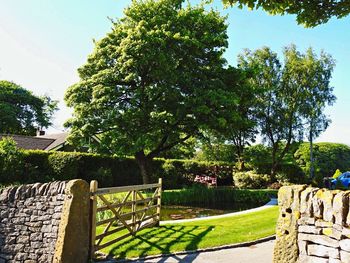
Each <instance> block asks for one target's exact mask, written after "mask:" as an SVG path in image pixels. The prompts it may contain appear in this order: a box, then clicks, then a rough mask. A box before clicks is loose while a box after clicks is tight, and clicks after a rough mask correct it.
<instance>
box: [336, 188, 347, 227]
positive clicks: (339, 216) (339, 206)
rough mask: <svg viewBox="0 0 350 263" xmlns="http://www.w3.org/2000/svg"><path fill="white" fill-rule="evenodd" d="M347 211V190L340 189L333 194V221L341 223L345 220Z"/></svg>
mask: <svg viewBox="0 0 350 263" xmlns="http://www.w3.org/2000/svg"><path fill="white" fill-rule="evenodd" d="M348 212H349V191H346V192H344V191H341V192H339V193H337V194H336V195H335V196H334V199H333V213H334V218H335V223H336V224H339V225H343V223H345V222H346V216H347V214H348Z"/></svg>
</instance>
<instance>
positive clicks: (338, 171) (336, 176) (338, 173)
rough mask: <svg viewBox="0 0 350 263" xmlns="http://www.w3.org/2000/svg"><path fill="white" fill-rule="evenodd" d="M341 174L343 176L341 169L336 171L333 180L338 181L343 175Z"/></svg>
mask: <svg viewBox="0 0 350 263" xmlns="http://www.w3.org/2000/svg"><path fill="white" fill-rule="evenodd" d="M341 174H342V172H341V171H340V170H339V169H337V170H335V172H334V174H333V176H332V178H333V179H337V178H338V177H339V175H341Z"/></svg>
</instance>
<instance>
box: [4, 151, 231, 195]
mask: <svg viewBox="0 0 350 263" xmlns="http://www.w3.org/2000/svg"><path fill="white" fill-rule="evenodd" d="M17 151H18V150H17ZM18 154H19V155H18V157H16V158H12V159H11V158H10V159H9V158H8V157H6V156H8V155H4V154H3V155H1V154H0V168H1V167H5V166H6V167H8V166H9V165H10V164H11V165H12V166H11V167H12V168H11V169H5V170H4V169H3V168H1V169H2V172H1V174H0V184H5V183H6V184H10V183H14V182H18V183H22V184H25V183H35V182H49V181H54V180H71V179H76V178H80V179H84V180H86V181H88V182H89V181H91V180H97V181H98V183H99V186H100V187H108V186H122V185H134V184H142V177H141V174H140V171H139V167H138V165H137V163H136V161H135V159H134V158H120V157H113V156H106V155H97V154H88V153H78V152H46V151H38V150H30V151H27V150H22V151H18ZM13 159H14V160H15V161H12V162H10V160H13ZM21 160H22V161H21ZM150 168H151V169H150V170H151V171H150V172H151V177H152V181H153V182H156V181H157V180H158V178H159V177H162V178H163V184H164V188H165V189H174V188H182V187H184V186H190V185H192V184H193V180H194V177H195V176H196V175H209V176H216V177H218V184H219V185H232V176H231V174H232V170H233V166H229V165H227V164H223V163H213V162H196V161H187V160H165V159H155V160H154V161H153V162H152V163H151V165H150Z"/></svg>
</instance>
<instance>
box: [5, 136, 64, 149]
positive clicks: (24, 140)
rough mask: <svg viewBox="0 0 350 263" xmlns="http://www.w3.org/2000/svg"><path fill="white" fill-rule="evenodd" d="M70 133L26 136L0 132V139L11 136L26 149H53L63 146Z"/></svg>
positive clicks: (18, 145)
mask: <svg viewBox="0 0 350 263" xmlns="http://www.w3.org/2000/svg"><path fill="white" fill-rule="evenodd" d="M67 135H68V133H65V132H64V133H59V134H48V135H42V136H25V135H14V134H0V140H1V139H2V138H3V137H11V138H12V139H14V140H15V141H16V143H17V147H18V148H22V149H26V150H45V151H51V150H56V149H59V148H61V147H62V146H63V145H64V144H65V142H66V138H67Z"/></svg>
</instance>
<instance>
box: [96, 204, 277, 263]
mask: <svg viewBox="0 0 350 263" xmlns="http://www.w3.org/2000/svg"><path fill="white" fill-rule="evenodd" d="M277 214H278V207H277V206H275V207H271V208H267V209H265V210H262V211H258V212H252V213H248V214H244V215H235V216H232V217H227V218H222V219H208V220H203V221H194V222H188V223H179V224H169V225H163V226H160V227H152V228H148V229H144V230H142V231H141V232H139V233H138V234H137V236H136V237H130V238H127V239H124V240H122V241H120V242H118V243H115V244H114V245H112V246H110V247H107V248H105V249H104V250H102V252H104V253H106V254H110V255H113V256H114V257H115V258H132V257H142V256H147V255H157V254H166V253H172V252H179V251H185V250H196V249H199V248H209V247H215V246H221V245H227V244H234V243H240V242H245V241H252V240H256V239H259V238H262V237H267V236H270V235H273V234H274V233H275V227H276V220H277ZM101 231H102V228H98V229H97V232H101ZM124 233H125V232H124ZM116 237H117V236H116V235H114V236H113V235H112V236H111V237H110V239H108V240H111V239H114V238H116ZM108 240H107V238H106V240H104V242H106V241H108Z"/></svg>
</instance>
